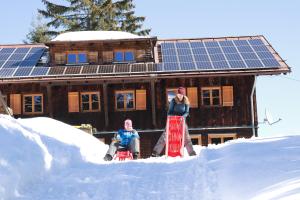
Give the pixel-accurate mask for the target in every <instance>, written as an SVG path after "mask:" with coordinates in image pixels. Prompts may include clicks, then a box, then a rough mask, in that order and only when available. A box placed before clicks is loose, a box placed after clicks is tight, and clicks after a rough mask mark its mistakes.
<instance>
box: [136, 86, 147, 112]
mask: <svg viewBox="0 0 300 200" xmlns="http://www.w3.org/2000/svg"><path fill="white" fill-rule="evenodd" d="M135 94H136V110H146V109H147V101H146V90H136V91H135Z"/></svg>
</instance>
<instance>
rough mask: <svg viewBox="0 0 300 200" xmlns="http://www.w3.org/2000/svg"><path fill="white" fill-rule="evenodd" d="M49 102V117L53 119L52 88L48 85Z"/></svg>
mask: <svg viewBox="0 0 300 200" xmlns="http://www.w3.org/2000/svg"><path fill="white" fill-rule="evenodd" d="M46 87H47V102H48V111H49V117H51V118H53V106H52V89H51V88H52V86H51V85H50V84H48V85H47V86H46Z"/></svg>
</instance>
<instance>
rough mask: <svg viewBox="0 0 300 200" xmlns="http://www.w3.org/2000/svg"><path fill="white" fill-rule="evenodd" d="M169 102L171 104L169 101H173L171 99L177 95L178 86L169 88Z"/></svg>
mask: <svg viewBox="0 0 300 200" xmlns="http://www.w3.org/2000/svg"><path fill="white" fill-rule="evenodd" d="M166 93H167V100H168V102H167V104H168V105H169V103H170V102H171V100H172V99H173V98H174V97H175V96H176V94H177V88H168V89H167V92H166Z"/></svg>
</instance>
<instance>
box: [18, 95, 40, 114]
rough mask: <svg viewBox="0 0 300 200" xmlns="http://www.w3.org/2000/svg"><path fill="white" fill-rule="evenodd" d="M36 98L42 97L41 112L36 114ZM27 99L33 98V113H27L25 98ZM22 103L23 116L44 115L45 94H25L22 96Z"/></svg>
mask: <svg viewBox="0 0 300 200" xmlns="http://www.w3.org/2000/svg"><path fill="white" fill-rule="evenodd" d="M35 96H40V97H41V112H36V111H35V102H34V97H35ZM26 97H31V100H32V105H31V106H32V112H26V111H25V106H26V104H25V98H26ZM22 103H23V106H22V108H23V110H22V111H23V114H25V115H35V114H43V113H44V96H43V94H42V93H36V94H23V95H22Z"/></svg>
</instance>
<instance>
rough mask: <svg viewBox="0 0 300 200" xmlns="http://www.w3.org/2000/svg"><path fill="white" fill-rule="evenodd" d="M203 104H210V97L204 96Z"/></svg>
mask: <svg viewBox="0 0 300 200" xmlns="http://www.w3.org/2000/svg"><path fill="white" fill-rule="evenodd" d="M203 105H205V106H209V105H210V99H209V98H203Z"/></svg>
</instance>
